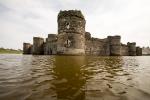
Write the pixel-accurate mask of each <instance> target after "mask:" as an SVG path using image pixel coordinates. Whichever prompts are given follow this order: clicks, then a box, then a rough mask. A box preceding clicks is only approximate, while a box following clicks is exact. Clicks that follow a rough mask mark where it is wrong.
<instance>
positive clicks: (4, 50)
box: [0, 48, 22, 54]
mask: <svg viewBox="0 0 150 100" xmlns="http://www.w3.org/2000/svg"><path fill="white" fill-rule="evenodd" d="M21 53H22V50H14V49H5V48H0V54H21Z"/></svg>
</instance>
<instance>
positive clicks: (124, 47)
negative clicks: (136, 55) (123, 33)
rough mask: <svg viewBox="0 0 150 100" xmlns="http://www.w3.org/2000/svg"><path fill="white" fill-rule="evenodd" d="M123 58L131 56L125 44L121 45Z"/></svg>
mask: <svg viewBox="0 0 150 100" xmlns="http://www.w3.org/2000/svg"><path fill="white" fill-rule="evenodd" d="M120 55H122V56H128V55H129V48H128V46H127V45H125V44H121V54H120Z"/></svg>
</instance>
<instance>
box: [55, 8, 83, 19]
mask: <svg viewBox="0 0 150 100" xmlns="http://www.w3.org/2000/svg"><path fill="white" fill-rule="evenodd" d="M73 16H75V17H78V18H81V19H84V16H83V14H82V13H81V11H80V10H64V11H60V12H59V14H58V20H59V19H60V18H63V17H65V18H66V17H73Z"/></svg>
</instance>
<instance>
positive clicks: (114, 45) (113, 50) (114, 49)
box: [108, 35, 121, 56]
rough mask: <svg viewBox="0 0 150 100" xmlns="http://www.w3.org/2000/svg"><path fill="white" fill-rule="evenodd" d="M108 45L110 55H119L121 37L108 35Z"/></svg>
mask: <svg viewBox="0 0 150 100" xmlns="http://www.w3.org/2000/svg"><path fill="white" fill-rule="evenodd" d="M108 41H109V45H110V55H111V56H119V55H120V54H121V37H120V36H118V35H117V36H108Z"/></svg>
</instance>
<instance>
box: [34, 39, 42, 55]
mask: <svg viewBox="0 0 150 100" xmlns="http://www.w3.org/2000/svg"><path fill="white" fill-rule="evenodd" d="M43 45H44V39H43V38H41V37H33V54H43V53H44V46H43Z"/></svg>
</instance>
